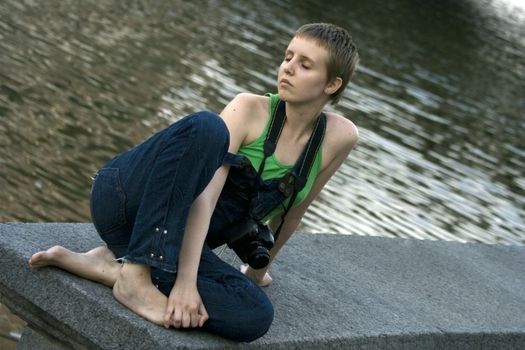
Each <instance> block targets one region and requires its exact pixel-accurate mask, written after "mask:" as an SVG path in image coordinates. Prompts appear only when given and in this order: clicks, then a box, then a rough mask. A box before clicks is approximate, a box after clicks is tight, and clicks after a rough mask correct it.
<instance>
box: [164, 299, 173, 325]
mask: <svg viewBox="0 0 525 350" xmlns="http://www.w3.org/2000/svg"><path fill="white" fill-rule="evenodd" d="M172 316H173V307H172V306H171V305H170V304H169V303H168V306H167V307H166V312H165V313H164V327H166V328H170V325H171V317H172Z"/></svg>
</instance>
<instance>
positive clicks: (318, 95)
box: [277, 37, 329, 103]
mask: <svg viewBox="0 0 525 350" xmlns="http://www.w3.org/2000/svg"><path fill="white" fill-rule="evenodd" d="M327 62H328V50H326V49H325V48H324V47H322V46H320V45H318V43H317V42H316V41H315V40H314V39H310V38H302V37H294V38H293V39H292V40H291V41H290V44H289V45H288V47H287V48H286V51H285V54H284V60H283V62H282V63H281V66H280V67H279V74H278V78H277V90H278V92H279V96H280V97H281V99H283V100H285V101H287V102H296V103H297V102H309V101H312V100H318V99H326V100H328V97H329V96H328V95H327V94H326V92H325V88H326V87H327V85H328V81H327V80H328V79H327V76H328V73H327V69H326V64H327Z"/></svg>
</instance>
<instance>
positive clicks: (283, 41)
mask: <svg viewBox="0 0 525 350" xmlns="http://www.w3.org/2000/svg"><path fill="white" fill-rule="evenodd" d="M329 3H330V6H327V5H325V3H324V2H321V1H312V0H301V1H298V0H290V1H276V0H265V1H255V0H254V1H226V0H223V1H220V0H217V1H211V0H210V1H200V0H194V1H192V2H189V1H177V0H170V1H163V0H156V1H153V0H151V1H105V0H89V1H88V0H82V1H80V0H75V1H73V0H60V1H58V0H48V1H34V0H31V1H27V0H26V1H20V0H3V1H2V2H0V222H1V221H22V222H35V221H36V222H50V221H73V222H87V221H89V219H90V216H89V199H88V197H89V188H90V176H91V175H92V174H93V173H94V172H95V171H96V170H97V169H98V168H99V167H100V166H101V165H102V164H103V163H104V162H105V161H106V160H108V159H109V158H111V157H112V156H113V155H115V154H116V153H118V152H121V151H123V150H125V149H127V148H129V147H130V146H132V145H134V144H136V143H138V142H140V141H141V140H143V139H144V138H146V137H148V136H149V135H150V134H152V133H153V132H155V131H157V130H159V129H161V128H163V127H165V126H167V125H168V124H169V123H172V122H173V121H175V120H177V119H178V118H179V117H180V116H183V115H186V114H188V113H191V112H193V111H195V110H200V109H209V110H213V111H216V112H219V111H220V110H221V109H222V107H223V106H224V105H225V104H226V103H227V102H228V101H229V100H230V99H231V98H232V97H233V96H235V94H237V93H239V92H243V91H250V92H254V93H264V92H267V91H275V79H276V73H277V66H278V65H279V64H280V61H281V60H282V58H283V50H284V48H285V47H286V45H287V43H288V41H289V39H290V37H291V36H292V34H293V32H294V30H295V29H296V28H297V27H299V26H300V25H301V24H303V23H306V22H318V21H323V22H332V23H336V24H338V25H341V26H343V27H345V28H347V29H348V30H349V31H351V33H352V34H353V36H354V38H355V41H356V43H357V45H358V47H359V49H360V55H361V64H360V66H359V69H358V71H357V74H356V76H355V79H354V81H353V82H352V83H351V85H350V88H349V89H348V91H347V92H346V93H345V95H344V96H343V99H342V100H341V103H340V104H339V105H338V106H337V107H336V108H335V110H336V111H337V112H339V113H342V114H344V115H345V116H347V117H348V118H350V119H351V120H353V121H354V122H355V123H356V124H357V125H358V127H359V130H360V140H359V143H358V145H357V147H356V148H355V150H354V151H353V152H352V154H351V156H350V157H349V158H348V159H347V161H346V162H345V163H344V165H343V166H342V168H341V169H340V171H339V172H338V173H337V175H336V176H335V177H334V178H333V179H332V180H331V181H330V183H329V184H328V185H327V187H326V188H325V190H324V191H323V192H322V193H321V194H320V196H319V197H318V199H317V200H316V201H315V202H314V203H313V204H312V208H311V210H310V211H309V212H308V213H307V214H306V216H305V218H304V222H303V224H302V226H301V230H303V231H308V232H338V233H343V234H356V235H378V236H386V237H403V238H418V239H440V240H452V241H461V242H483V243H501V244H520V245H523V244H525V171H524V169H525V115H524V113H525V99H524V97H525V58H524V56H525V4H523V2H520V1H516V0H514V1H511V0H507V1H505V0H477V1H476V0H463V1H454V0H442V1H437V2H430V1H417V0H396V1H388V2H385V1H377V0H373V1H331V2H329ZM43 248H44V247H43ZM0 307H1V305H0ZM22 325H23V323H22V322H21V321H16V320H14V319H13V316H11V315H9V314H8V313H6V312H5V311H0V336H2V337H6V336H7V334H9V331H12V330H14V331H15V333H16V332H19V329H20V328H21V327H22ZM0 342H1V343H0V344H2V346H1V347H4V346H5V347H6V348H13V349H14V346H15V344H14V343H13V342H9V341H8V340H2V339H1V337H0Z"/></svg>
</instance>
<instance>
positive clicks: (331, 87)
mask: <svg viewBox="0 0 525 350" xmlns="http://www.w3.org/2000/svg"><path fill="white" fill-rule="evenodd" d="M341 85H343V79H341V78H340V77H337V78H334V79H332V80H331V81H330V82H328V84H326V87H325V88H324V93H325V94H327V95H332V94H334V93H336V92H337V90H339V88H340V87H341Z"/></svg>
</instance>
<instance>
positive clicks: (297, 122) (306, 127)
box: [285, 102, 324, 140]
mask: <svg viewBox="0 0 525 350" xmlns="http://www.w3.org/2000/svg"><path fill="white" fill-rule="evenodd" d="M323 107H324V103H313V102H312V103H310V104H308V105H306V104H296V103H290V102H286V124H285V127H286V128H287V129H288V132H287V134H288V135H289V137H291V138H292V139H295V140H300V139H302V138H303V137H307V136H308V137H309V136H310V134H311V133H312V130H313V128H314V126H315V123H316V121H317V117H319V114H320V113H321V111H322V110H323Z"/></svg>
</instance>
